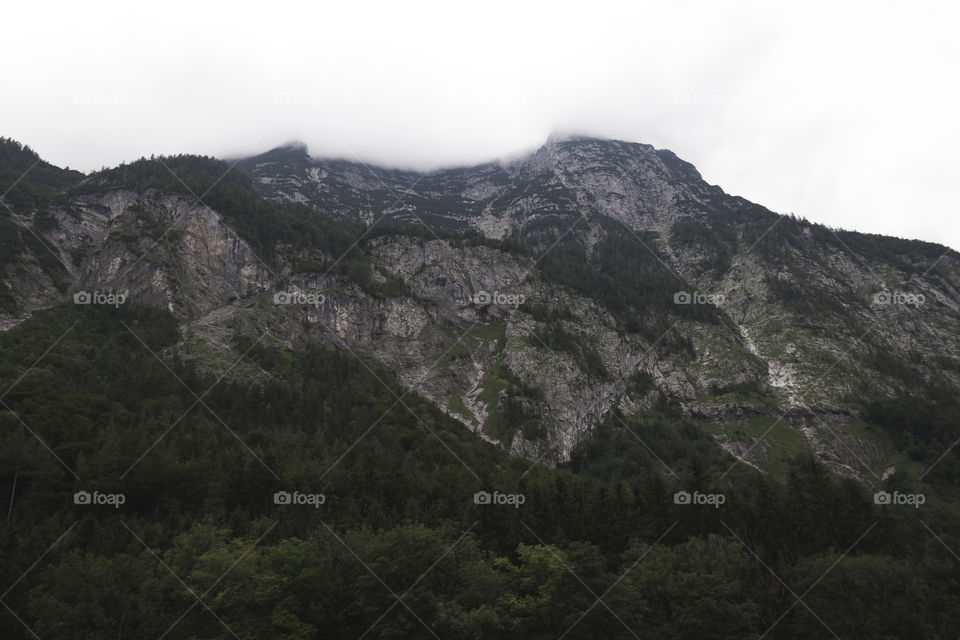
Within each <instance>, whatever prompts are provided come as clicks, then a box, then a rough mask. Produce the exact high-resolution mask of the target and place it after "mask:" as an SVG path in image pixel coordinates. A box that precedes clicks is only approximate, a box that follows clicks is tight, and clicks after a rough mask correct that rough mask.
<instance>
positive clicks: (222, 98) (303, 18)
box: [0, 0, 960, 248]
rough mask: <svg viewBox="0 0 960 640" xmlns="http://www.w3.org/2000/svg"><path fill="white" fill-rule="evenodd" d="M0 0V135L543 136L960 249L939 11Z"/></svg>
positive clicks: (53, 157) (474, 140)
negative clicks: (580, 138) (582, 137)
mask: <svg viewBox="0 0 960 640" xmlns="http://www.w3.org/2000/svg"><path fill="white" fill-rule="evenodd" d="M781 5H784V3H774V2H720V1H716V0H714V1H712V2H683V1H673V2H662V3H660V2H657V3H651V2H634V1H628V2H622V3H605V2H599V1H597V0H590V1H589V2H582V3H580V4H579V6H575V5H563V4H561V3H558V2H550V3H542V4H534V3H519V2H516V1H514V2H502V3H499V2H489V1H488V2H482V3H476V2H473V3H452V2H443V3H411V2H407V1H405V2H388V3H382V4H374V3H361V2H337V3H318V2H312V3H304V4H302V5H298V4H292V3H285V2H280V1H276V0H274V1H272V2H261V3H255V4H254V3H249V4H248V3H243V2H232V3H230V4H225V5H223V6H222V7H221V8H216V7H214V6H213V5H212V4H209V5H208V3H205V2H196V1H193V2H182V3H181V2H164V3H161V4H157V3H148V4H142V5H141V4H139V3H130V2H118V3H116V4H106V3H96V2H93V3H91V2H75V1H74V2H69V3H62V4H55V3H43V4H42V3H27V2H16V3H7V4H6V5H5V7H4V17H3V22H4V29H3V36H2V38H0V56H2V60H3V61H4V63H3V67H4V72H3V75H2V80H0V83H2V84H0V86H2V94H0V135H5V136H9V137H14V138H16V139H18V140H20V141H22V142H24V143H26V144H29V145H30V146H31V147H33V148H34V149H35V150H36V151H37V152H39V153H40V154H41V155H42V156H43V157H44V158H45V159H47V160H49V161H51V162H53V163H55V164H59V165H69V166H70V167H72V168H76V169H81V170H83V171H89V170H92V169H97V168H100V167H101V166H105V165H106V166H109V165H114V164H117V163H119V162H121V161H123V160H133V159H136V158H137V157H140V156H142V155H148V156H149V155H150V154H152V153H157V154H159V153H181V152H190V153H205V154H211V155H218V156H225V155H235V154H239V153H255V152H259V151H262V150H266V149H268V148H271V147H274V146H277V145H278V144H280V143H282V142H284V141H287V140H291V139H299V140H303V141H304V142H306V143H307V144H308V145H309V147H310V151H311V154H313V155H314V156H343V157H347V158H352V159H356V158H360V159H363V160H365V161H371V162H379V163H382V164H389V165H394V166H406V167H415V168H420V169H429V168H432V167H436V166H447V165H451V164H464V163H471V162H478V161H484V160H489V159H492V158H495V157H498V156H503V155H507V154H515V153H518V152H522V151H526V150H530V149H533V148H535V147H537V146H539V145H540V144H542V143H543V141H544V140H545V139H546V137H547V136H548V135H549V134H550V133H551V132H553V131H565V132H575V133H584V134H590V135H597V136H603V137H612V138H620V139H626V140H632V141H638V142H646V143H650V144H653V145H655V146H657V147H661V148H668V149H671V150H673V151H675V152H676V153H677V154H678V155H679V156H680V157H682V158H684V159H686V160H688V161H690V162H692V163H693V164H695V165H696V166H697V168H698V169H699V170H700V172H701V173H702V174H703V176H704V178H706V180H707V181H709V182H711V183H714V184H719V185H720V186H721V187H723V189H724V190H726V191H727V192H728V193H733V194H736V195H742V196H744V197H746V198H749V199H751V200H754V201H756V202H759V203H761V204H763V205H766V206H767V207H769V208H771V209H773V210H775V211H778V212H782V213H789V212H793V213H796V214H797V215H800V216H805V217H807V218H809V219H811V220H815V221H818V222H823V223H826V224H830V225H832V226H836V227H843V228H848V229H856V230H862V231H869V232H876V233H887V234H892V235H898V236H902V237H909V238H922V239H926V240H931V241H936V242H941V243H945V244H948V245H950V246H952V247H954V248H960V215H958V211H960V182H958V180H957V175H956V174H957V171H958V169H960V127H958V113H960V104H958V102H960V100H958V95H960V92H958V87H957V85H958V83H957V78H958V66H960V45H958V40H960V39H958V38H957V36H956V33H955V32H956V27H957V24H958V20H957V19H958V17H960V12H958V10H957V9H955V8H953V7H952V6H950V5H949V4H947V3H941V4H940V5H935V4H932V3H931V4H922V3H906V2H897V3H881V2H869V3H863V4H854V3H847V4H845V5H843V6H841V3H839V2H824V3H818V2H806V1H805V2H795V3H792V5H793V6H792V7H785V6H781Z"/></svg>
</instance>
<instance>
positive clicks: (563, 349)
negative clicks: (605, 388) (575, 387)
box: [527, 320, 610, 380]
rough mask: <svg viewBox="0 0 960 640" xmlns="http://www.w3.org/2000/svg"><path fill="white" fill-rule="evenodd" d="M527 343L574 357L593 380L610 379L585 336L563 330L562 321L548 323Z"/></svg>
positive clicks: (534, 333) (601, 360)
mask: <svg viewBox="0 0 960 640" xmlns="http://www.w3.org/2000/svg"><path fill="white" fill-rule="evenodd" d="M527 342H528V343H529V344H530V346H532V347H535V348H537V349H540V348H543V347H546V348H547V349H550V350H551V351H556V352H558V353H566V354H567V355H569V356H572V357H573V361H574V362H575V363H576V364H577V366H578V367H580V369H581V370H582V371H583V372H584V373H586V374H587V375H588V376H590V377H592V378H596V379H597V380H609V379H610V372H609V371H608V370H607V367H606V365H605V364H604V363H603V358H601V357H600V354H599V353H598V352H597V350H596V349H594V347H593V346H592V345H591V344H590V342H589V340H587V338H585V337H584V336H579V335H575V334H573V333H570V332H569V331H567V330H566V329H564V328H563V324H562V323H561V322H560V321H557V320H554V321H551V322H548V323H546V325H544V326H543V327H542V328H539V329H535V330H534V331H533V333H532V334H531V335H530V337H529V338H528V339H527Z"/></svg>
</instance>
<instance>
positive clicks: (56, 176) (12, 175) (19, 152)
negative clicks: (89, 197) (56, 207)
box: [0, 138, 83, 213]
mask: <svg viewBox="0 0 960 640" xmlns="http://www.w3.org/2000/svg"><path fill="white" fill-rule="evenodd" d="M82 179H83V174H82V173H80V172H79V171H71V170H70V169H61V168H59V167H55V166H53V165H52V164H50V163H48V162H44V161H43V160H41V159H40V156H38V155H37V153H36V152H35V151H34V150H33V149H31V148H30V147H27V146H24V145H22V144H20V143H19V142H17V141H16V140H11V139H10V138H0V196H3V200H4V202H6V204H7V206H9V207H10V208H11V209H13V210H14V211H16V212H18V213H29V212H32V211H36V210H38V209H41V208H42V207H44V206H45V205H47V204H49V203H50V202H52V201H54V200H55V199H57V197H58V196H59V195H60V193H61V192H62V191H63V190H64V189H67V188H68V187H70V186H71V185H74V184H76V183H77V182H79V181H80V180H82ZM4 194H5V195H4ZM0 209H2V210H4V211H6V207H0Z"/></svg>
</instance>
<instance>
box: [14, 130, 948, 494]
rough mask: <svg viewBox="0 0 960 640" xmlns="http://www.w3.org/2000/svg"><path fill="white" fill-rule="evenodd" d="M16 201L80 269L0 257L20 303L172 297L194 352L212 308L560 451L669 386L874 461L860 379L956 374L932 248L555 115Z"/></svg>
mask: <svg viewBox="0 0 960 640" xmlns="http://www.w3.org/2000/svg"><path fill="white" fill-rule="evenodd" d="M244 169H246V170H249V171H251V174H250V177H249V178H248V177H247V176H246V175H245V174H244V173H243V172H242V170H244ZM180 176H183V177H182V178H181V177H180ZM200 194H203V198H202V199H198V198H197V196H198V195H200ZM262 198H266V199H267V200H263V199H262ZM269 201H272V202H273V203H274V204H270V202H269ZM381 219H382V220H381ZM41 221H43V224H42V225H39V224H38V223H39V222H41ZM18 222H19V223H20V224H21V225H22V226H23V227H29V228H30V229H31V230H34V233H36V234H37V235H38V237H42V238H43V240H44V242H45V243H46V244H47V245H48V246H49V247H52V248H54V251H55V252H57V253H58V254H59V258H60V261H61V264H60V265H59V266H60V267H61V271H66V272H67V275H66V277H67V279H68V280H69V281H70V286H69V287H68V289H69V290H68V291H67V292H66V295H64V291H62V289H61V288H58V287H56V286H54V285H53V284H51V283H45V284H43V285H39V284H38V283H36V282H33V281H28V283H27V284H28V285H29V286H25V285H24V284H23V283H22V282H19V281H18V280H17V279H16V278H15V277H9V278H7V279H5V282H8V285H7V286H8V287H10V290H11V291H12V292H13V298H14V299H17V295H18V294H19V296H20V297H19V300H21V301H22V303H21V308H22V309H24V308H29V306H30V305H28V304H27V300H28V299H30V296H33V299H35V300H40V301H45V302H33V303H32V304H33V308H37V307H42V306H43V305H44V304H47V305H49V304H50V303H52V302H53V301H54V300H56V299H58V297H59V298H61V299H62V298H63V297H69V295H70V294H72V293H75V292H77V291H114V292H124V293H126V294H127V295H128V296H129V299H130V300H132V301H136V302H143V303H147V304H151V305H154V306H160V307H163V308H165V309H167V310H169V311H171V312H173V313H174V314H176V315H177V316H178V317H180V318H181V320H182V321H183V323H184V327H185V329H186V330H187V332H188V333H189V334H191V335H195V336H196V340H197V341H198V342H190V343H188V342H184V343H183V355H184V357H188V358H196V357H197V353H207V354H209V353H217V351H218V348H217V347H218V345H222V344H223V343H224V340H226V338H225V335H224V334H225V332H226V334H242V335H248V336H251V337H254V338H259V337H262V336H264V335H267V336H270V337H271V338H272V339H274V340H276V341H277V342H278V343H280V344H286V345H290V346H294V345H301V344H307V343H311V342H319V343H322V344H330V345H334V346H337V347H339V348H348V349H350V350H351V351H355V352H358V353H369V354H371V355H373V356H374V357H375V358H377V359H378V360H379V361H380V362H382V363H384V364H385V365H387V366H388V367H390V368H391V369H392V370H394V371H395V372H396V373H397V375H398V376H399V378H400V380H402V381H403V383H404V384H405V385H406V386H407V387H408V388H409V389H411V390H415V391H417V392H418V393H421V394H423V395H424V396H425V397H427V398H429V399H431V400H432V401H433V402H434V403H435V404H436V405H437V406H438V407H440V408H441V409H442V410H443V411H445V412H447V413H449V414H450V415H451V416H453V417H455V418H456V419H458V420H460V421H461V422H462V423H463V424H465V425H466V426H468V427H470V428H471V429H474V430H476V431H478V432H479V433H481V434H482V435H483V436H484V437H485V438H487V439H490V440H491V441H494V442H498V443H500V444H501V445H503V446H505V447H507V448H509V449H510V450H511V451H513V452H515V453H520V454H523V455H526V456H528V457H530V458H533V459H541V458H543V459H546V460H553V461H557V462H563V461H566V460H569V459H570V457H571V455H572V452H573V451H574V449H575V447H576V446H577V445H578V444H579V443H581V442H583V441H584V439H585V438H586V437H587V436H588V434H590V433H591V431H592V430H593V429H594V428H595V427H596V426H597V425H599V424H600V423H601V422H603V421H604V420H605V419H607V418H608V417H609V416H610V415H613V414H615V415H617V416H621V417H622V418H621V419H623V418H629V417H630V416H634V415H638V416H639V415H643V414H644V413H646V412H649V411H651V410H654V408H655V407H656V406H661V405H662V404H663V403H664V402H668V403H674V404H676V406H678V407H679V410H680V411H681V413H682V414H683V415H684V416H686V417H687V418H689V419H692V420H695V421H696V422H698V423H699V424H701V426H702V428H704V429H705V430H706V431H708V432H709V433H712V434H713V436H714V437H715V439H716V441H717V443H718V444H720V446H722V447H724V448H725V449H726V450H727V451H728V452H730V453H732V454H733V455H735V456H738V457H740V458H742V459H743V460H744V461H745V462H747V463H750V464H755V465H759V466H761V467H764V466H765V465H767V464H768V463H769V462H770V460H769V457H770V455H771V447H770V446H769V444H768V443H767V442H765V441H764V440H763V438H762V436H765V435H767V434H766V431H767V430H768V429H769V430H773V431H772V433H773V434H777V433H780V429H781V427H783V426H784V425H786V426H787V427H788V430H787V431H786V432H783V433H782V434H781V435H782V436H783V437H784V438H787V439H790V438H794V439H799V441H800V443H801V444H800V446H802V447H805V448H808V449H809V450H811V451H813V452H815V453H816V455H818V457H820V459H821V460H822V461H824V462H825V463H827V464H828V465H830V466H831V467H832V468H834V469H835V470H837V471H840V472H842V473H845V474H850V475H854V476H857V477H861V478H863V479H865V480H876V479H877V478H879V473H880V472H881V471H882V470H883V469H885V468H886V467H887V466H889V465H890V464H892V461H893V460H894V459H895V458H896V452H895V451H893V450H890V448H889V447H886V446H885V444H884V443H883V442H882V441H880V440H879V439H878V438H877V437H875V436H872V435H870V434H869V433H867V432H866V431H864V429H863V428H862V426H861V422H862V421H861V419H860V414H861V413H862V410H863V407H864V401H865V399H873V398H882V397H897V396H898V395H902V394H907V393H917V392H919V393H922V392H923V391H924V390H925V389H926V388H927V387H930V386H931V385H934V384H936V385H937V386H942V387H944V388H948V389H951V388H952V389H956V388H958V387H960V350H958V348H960V345H958V344H957V340H956V336H957V335H958V332H957V329H958V322H960V317H958V307H957V304H956V302H954V301H955V300H956V299H957V297H956V294H957V291H958V288H960V271H958V266H960V264H958V262H957V260H956V258H955V257H954V256H953V255H950V254H948V253H947V252H946V249H945V248H943V247H938V246H936V245H931V244H928V243H921V242H908V241H899V240H894V239H889V238H880V237H873V236H866V235H863V234H856V233H851V232H840V231H833V230H830V229H827V228H825V227H822V226H819V225H813V224H809V223H807V222H805V221H801V220H796V219H793V218H791V217H784V216H777V215H776V214H773V213H771V212H769V211H767V210H765V209H763V208H762V207H759V206H757V205H754V204H752V203H749V202H747V201H745V200H742V199H740V198H735V197H732V196H728V195H726V194H724V193H723V192H722V190H720V189H719V188H718V187H714V186H711V185H708V184H706V183H704V182H703V180H702V179H701V178H700V176H699V174H698V173H697V172H696V170H695V169H694V168H693V167H692V166H691V165H689V164H687V163H685V162H683V161H681V160H679V159H678V158H676V157H675V156H674V155H673V154H671V153H670V152H667V151H657V150H654V149H653V148H652V147H649V146H647V145H639V144H634V143H621V142H614V141H603V140H594V139H582V138H575V139H569V140H558V139H554V140H551V141H549V142H548V143H547V144H546V145H545V146H544V147H543V148H541V149H540V150H539V151H537V152H536V153H534V154H532V155H531V156H529V157H527V158H523V159H519V160H515V161H513V162H511V163H508V164H504V165H497V164H488V165H482V166H479V167H474V168H459V169H449V170H442V171H437V172H433V173H430V174H416V173H412V172H401V171H391V170H384V169H380V168H376V167H368V166H364V165H360V164H355V163H348V162H344V161H323V160H320V161H315V160H313V159H311V158H310V157H309V156H308V155H307V153H306V150H305V149H304V148H302V147H287V148H280V149H276V150H273V151H271V152H268V153H267V154H264V155H262V156H258V157H256V158H251V159H247V160H243V161H241V162H239V163H238V166H237V167H236V168H235V169H233V170H230V167H229V166H228V165H226V164H225V163H223V162H220V161H216V160H214V159H203V158H193V157H189V156H179V157H175V158H167V159H160V160H153V161H147V160H142V161H138V162H136V163H133V164H131V165H125V166H123V167H119V168H117V169H112V170H108V171H105V172H100V173H98V174H94V175H92V176H90V177H88V178H86V179H85V180H84V181H83V183H82V184H80V185H77V186H74V187H72V188H71V190H70V191H69V193H68V194H67V195H66V196H65V197H63V198H61V199H60V200H59V201H57V202H55V203H53V204H51V205H49V206H48V207H47V208H46V209H44V210H43V211H42V212H40V213H37V214H34V215H33V217H32V218H30V217H29V216H27V217H24V218H23V219H21V220H19V221H18ZM364 223H375V224H373V226H369V225H368V226H366V227H365V226H364ZM409 223H412V226H411V225H410V224H409ZM464 230H467V231H468V234H467V235H463V232H464ZM21 235H22V234H21ZM47 253H52V252H50V251H48V252H47ZM32 255H33V256H34V258H36V256H37V255H42V252H38V251H37V250H36V248H34V249H33V254H32ZM26 264H29V260H28V259H27V258H24V259H23V260H21V261H19V262H18V265H19V266H21V267H22V266H23V265H26ZM10 273H15V270H11V271H10ZM18 283H19V284H18ZM28 292H29V294H28ZM898 293H899V294H902V295H900V296H899V298H896V297H895V298H894V299H893V300H892V301H890V302H889V303H885V302H884V300H885V296H888V295H889V294H898ZM277 294H280V295H281V298H283V297H284V296H286V299H287V300H294V301H296V300H298V299H299V300H304V301H308V300H309V301H312V302H311V303H309V304H292V305H291V304H275V296H276V295H277ZM920 299H922V303H921V304H910V301H911V300H913V301H914V302H916V301H918V300H920ZM685 301H688V302H689V303H686V304H684V303H683V302H685ZM903 302H907V303H908V304H902V303H903ZM21 317H22V315H21ZM10 321H12V318H11V320H10ZM203 344H206V347H203V346H201V345H203ZM236 355H239V354H236ZM225 359H226V360H228V359H229V358H224V357H223V356H221V357H218V358H216V362H217V363H221V362H222V361H223V360H225ZM764 421H766V424H767V427H763V426H759V425H761V424H762V423H763V422H764ZM781 422H782V423H783V424H781Z"/></svg>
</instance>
